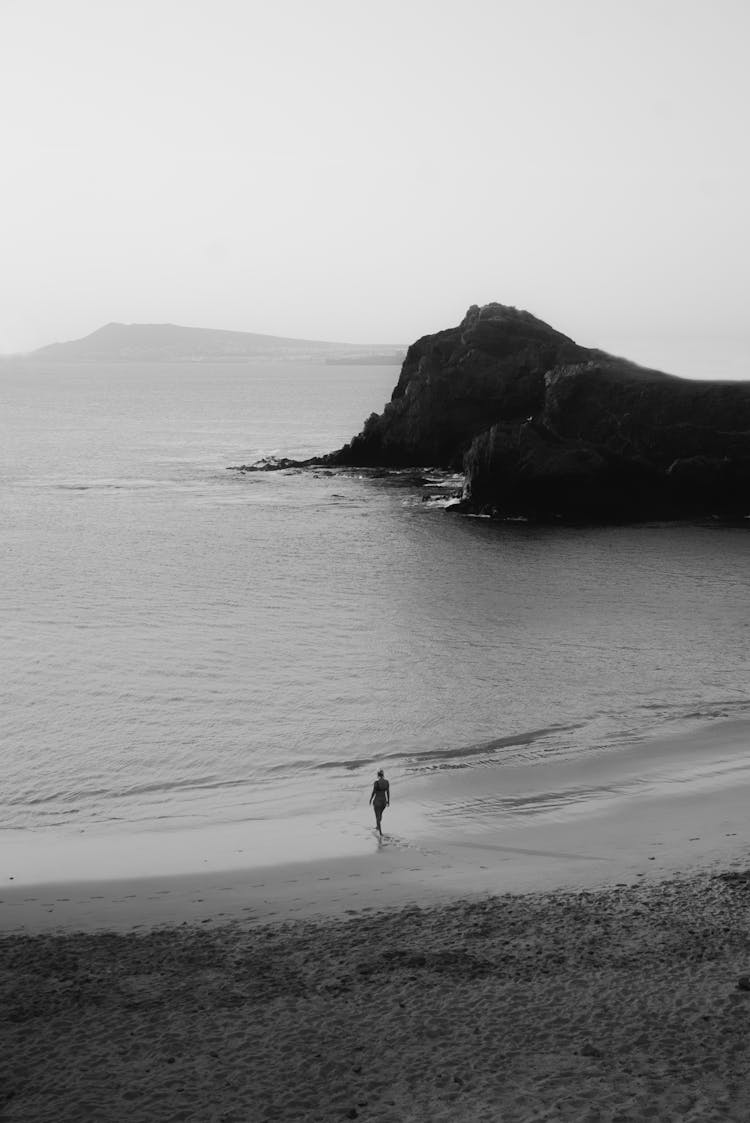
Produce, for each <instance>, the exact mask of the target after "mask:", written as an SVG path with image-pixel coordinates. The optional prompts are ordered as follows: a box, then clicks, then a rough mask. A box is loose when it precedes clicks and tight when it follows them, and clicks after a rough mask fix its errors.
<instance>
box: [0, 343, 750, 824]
mask: <svg viewBox="0 0 750 1123" xmlns="http://www.w3.org/2000/svg"><path fill="white" fill-rule="evenodd" d="M397 376H398V371H397V369H395V368H388V367H338V366H315V365H301V364H283V363H279V364H274V365H268V366H261V365H249V364H248V365H245V364H207V363H184V364H165V365H158V364H133V365H128V364H122V363H120V364H111V365H97V366H93V365H85V366H84V365H81V366H74V365H61V366H40V365H36V366H35V365H32V364H16V365H11V364H5V365H2V366H0V402H1V407H0V518H1V525H2V554H1V555H0V557H1V558H2V561H1V563H0V566H1V569H0V573H1V576H2V581H1V582H0V623H1V624H2V645H1V647H0V672H1V673H0V699H1V705H2V728H1V729H0V737H1V738H2V766H3V782H2V784H0V817H1V818H0V822H1V823H2V831H3V832H4V836H5V837H7V836H8V832H12V833H13V837H14V838H15V839H18V838H29V839H32V838H34V839H39V838H44V839H47V840H52V841H54V840H55V839H58V838H59V839H63V838H64V837H68V836H70V835H71V834H74V833H76V832H79V833H80V832H87V833H88V835H89V836H93V837H97V835H99V836H102V837H103V836H104V835H113V834H117V833H120V834H128V833H132V832H139V831H148V830H153V829H156V828H158V829H161V830H167V831H168V830H173V829H174V830H177V829H183V830H184V829H189V830H195V831H200V830H201V828H206V827H211V826H215V825H216V824H230V825H231V824H241V823H243V822H249V821H260V820H266V821H269V820H274V819H277V820H278V819H283V820H285V821H287V822H291V823H292V824H293V823H294V822H299V823H302V822H303V821H304V817H305V816H311V815H318V816H320V814H321V813H323V814H324V815H328V816H329V817H330V818H331V819H334V820H335V819H338V818H339V817H340V818H341V821H342V822H348V823H351V824H358V823H360V822H361V830H363V831H364V830H368V831H369V829H370V826H371V824H370V822H369V813H368V811H367V806H366V802H367V796H368V794H369V788H370V784H371V780H372V778H373V773H374V769H375V767H376V766H378V765H381V764H382V765H383V766H384V767H385V768H386V769H387V772H388V774H389V776H390V777H391V780H392V783H393V788H394V796H395V794H396V793H398V795H399V797H400V798H403V799H404V800H406V801H408V802H409V803H410V806H411V807H412V809H415V808H416V809H417V810H418V811H419V814H420V815H421V816H422V819H423V821H425V822H428V823H433V824H435V825H436V824H438V823H439V824H441V825H443V826H444V825H445V824H446V823H448V824H450V825H451V828H452V829H454V830H456V831H459V832H460V831H461V830H463V829H469V828H472V829H474V828H476V827H477V825H482V824H484V825H485V826H486V825H489V824H491V823H492V821H493V817H496V816H497V815H498V814H503V815H518V816H529V815H533V814H538V815H543V814H546V815H550V814H559V813H561V810H564V809H565V807H566V806H569V805H571V803H575V802H578V803H580V802H581V801H582V800H584V799H585V798H588V797H589V796H590V795H591V793H592V792H599V793H601V790H602V789H601V786H599V787H597V786H596V785H593V786H592V787H591V788H590V790H589V789H588V788H587V786H586V784H585V782H584V783H582V782H581V781H580V777H581V776H584V777H585V775H586V769H587V761H590V762H591V765H592V774H593V772H594V771H595V767H594V765H595V763H596V762H599V761H601V760H602V759H604V758H606V759H607V760H609V761H614V762H616V761H617V760H618V759H620V757H621V759H622V760H623V762H625V761H626V760H627V768H625V767H624V766H623V773H622V775H623V784H624V783H625V779H624V778H625V776H626V775H627V778H628V782H629V783H632V781H633V777H634V776H635V777H639V776H641V775H643V776H646V775H647V774H648V770H649V750H648V746H649V744H650V741H649V738H650V737H652V736H653V734H654V733H655V732H656V733H658V732H659V731H660V730H661V731H675V730H677V731H679V730H681V729H685V730H688V729H691V728H694V727H695V726H696V724H708V725H710V723H712V722H717V721H726V720H728V719H737V718H739V719H743V718H746V717H749V716H750V615H749V614H748V604H749V603H750V597H749V594H750V588H749V586H750V576H749V574H750V567H749V566H748V561H749V560H750V537H749V536H748V530H747V528H745V527H723V526H718V525H713V524H710V523H707V524H703V525H677V526H666V525H659V524H648V525H642V526H636V527H617V528H549V527H535V526H531V525H528V524H526V523H523V522H516V523H511V524H505V525H498V524H494V523H491V522H489V521H487V520H480V519H471V518H464V517H459V516H457V515H455V514H452V513H450V512H449V511H446V510H445V505H446V499H447V497H449V496H450V495H451V494H452V493H453V492H455V490H456V489H457V488H460V482H461V481H460V480H459V479H446V478H444V477H441V476H440V474H438V473H434V472H429V471H427V472H425V474H424V476H423V481H424V482H422V483H420V482H419V481H415V480H414V479H413V478H412V477H411V476H406V477H402V478H399V477H397V478H380V477H378V476H377V475H374V474H367V473H358V472H330V471H323V470H314V471H304V472H299V471H296V472H295V471H287V472H278V473H253V474H245V473H238V472H236V471H233V470H230V468H231V466H233V465H239V464H247V463H250V462H252V461H254V460H257V459H258V458H260V457H262V456H267V455H283V456H293V457H306V456H310V455H313V454H316V453H322V452H325V451H328V450H330V449H332V448H335V447H338V446H339V445H340V444H341V443H343V441H345V440H346V439H348V438H349V437H350V436H351V435H353V434H354V433H355V432H358V431H359V429H360V428H361V425H362V422H363V420H364V418H365V417H366V416H367V415H368V414H369V413H370V412H371V411H372V410H380V409H381V408H382V406H383V404H384V403H385V401H386V400H387V399H388V398H389V396H390V392H391V389H392V387H393V385H394V384H395V381H396V378H397ZM427 467H429V466H427ZM639 745H643V746H644V747H643V750H642V752H641V755H640V757H638V756H636V758H635V759H634V757H633V752H634V746H635V749H636V752H637V749H638V746H639ZM725 764H726V762H725V761H724V762H723V763H722V761H719V760H717V761H713V760H711V759H710V758H709V759H701V760H700V761H692V762H690V767H689V768H688V770H687V772H686V767H687V766H686V763H685V762H684V761H680V760H679V758H678V757H677V756H675V754H674V751H673V750H672V755H671V757H670V759H669V760H667V761H665V760H663V759H660V761H659V776H661V777H662V780H663V783H665V784H668V783H672V782H675V780H676V778H679V779H680V781H681V782H685V780H686V779H689V778H690V777H692V778H693V780H694V781H695V782H696V783H709V782H711V780H712V778H713V780H714V781H715V780H716V777H717V776H719V775H720V774H721V773H722V768H723V767H725ZM541 766H544V767H541ZM550 766H553V767H552V770H550ZM566 770H567V771H566ZM725 770H726V769H725ZM574 773H575V775H576V777H578V779H577V780H576V783H575V784H574V785H571V784H568V783H566V780H565V777H566V775H571V776H572V775H573V774H574ZM616 774H617V769H616V767H615V770H614V772H612V770H610V773H609V779H608V781H607V785H608V786H609V788H610V789H612V787H613V783H614V781H613V779H612V776H613V775H615V776H616ZM550 776H552V777H554V781H555V782H554V784H551V782H550ZM655 782H656V781H655ZM614 786H615V787H616V783H614ZM395 806H396V802H395V798H394V813H395ZM351 829H352V830H355V831H356V830H358V829H360V828H359V826H353V827H352V828H351Z"/></svg>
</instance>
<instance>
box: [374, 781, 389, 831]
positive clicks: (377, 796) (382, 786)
mask: <svg viewBox="0 0 750 1123" xmlns="http://www.w3.org/2000/svg"><path fill="white" fill-rule="evenodd" d="M370 803H371V804H372V806H373V809H374V811H375V826H376V827H377V829H378V834H379V835H381V836H382V834H383V832H382V830H381V829H380V820H381V819H382V817H383V812H384V811H385V809H386V807H390V806H391V786H390V784H389V783H388V781H387V780H386V778H385V773H384V772H383V769H382V768H379V769H378V778H377V780H376V781H375V783H374V784H373V785H372V794H371V795H370Z"/></svg>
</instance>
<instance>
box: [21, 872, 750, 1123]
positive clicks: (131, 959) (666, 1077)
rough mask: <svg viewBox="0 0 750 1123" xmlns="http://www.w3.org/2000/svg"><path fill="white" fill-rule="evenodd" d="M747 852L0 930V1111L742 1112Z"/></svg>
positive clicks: (58, 1121)
mask: <svg viewBox="0 0 750 1123" xmlns="http://www.w3.org/2000/svg"><path fill="white" fill-rule="evenodd" d="M749 905H750V870H749V871H746V870H734V871H729V872H724V873H721V874H718V875H716V874H715V873H713V874H712V873H710V872H704V873H701V874H698V875H693V876H689V877H688V876H684V877H678V878H672V879H670V880H667V881H663V882H654V883H648V884H645V883H643V882H640V883H636V884H629V885H622V886H613V887H611V888H609V889H604V890H596V891H578V892H572V891H568V892H555V893H543V894H527V895H520V896H514V895H505V896H499V897H488V898H485V899H482V900H474V901H470V902H469V901H457V902H455V903H453V904H449V905H446V906H441V907H437V908H418V907H407V908H401V909H395V910H388V911H385V912H377V913H376V912H374V911H372V910H370V911H369V912H365V913H360V914H358V915H357V916H356V917H354V918H351V919H348V920H344V921H341V920H336V921H332V920H327V921H301V922H296V923H282V924H276V925H263V926H257V925H252V924H249V925H248V924H244V925H243V924H240V923H235V924H232V925H227V926H224V927H208V928H206V927H201V926H192V925H182V926H176V927H166V928H159V929H154V930H150V931H149V930H146V931H144V932H143V933H142V934H138V933H136V932H132V933H129V934H118V933H114V932H109V933H107V932H101V933H97V934H85V933H80V932H79V933H75V932H74V933H69V934H62V933H58V934H52V935H35V936H31V935H12V936H8V937H5V938H3V939H0V1030H1V1033H0V1043H1V1044H2V1050H1V1053H0V1055H1V1056H2V1061H1V1062H0V1113H2V1117H3V1119H7V1120H8V1121H12V1120H29V1119H34V1120H36V1121H38V1123H43V1121H45V1120H50V1121H51V1120H54V1121H55V1123H64V1121H66V1120H70V1121H72V1120H80V1119H84V1118H87V1119H89V1118H96V1119H97V1120H101V1121H102V1123H106V1121H109V1120H112V1121H115V1120H117V1121H118V1123H119V1121H120V1120H122V1119H123V1118H126V1117H127V1118H128V1119H132V1120H134V1121H135V1123H137V1121H138V1120H144V1121H145V1120H148V1121H149V1123H156V1121H161V1120H164V1121H166V1120H170V1121H172V1120H177V1119H185V1120H187V1119H190V1120H193V1119H195V1120H197V1119H201V1120H216V1121H218V1120H223V1121H225V1123H229V1121H237V1123H239V1121H240V1120H248V1119H253V1120H258V1121H259V1123H260V1121H265V1120H279V1121H286V1120H289V1121H292V1120H293V1121H295V1123H298V1121H299V1120H301V1119H304V1120H306V1121H308V1123H316V1121H320V1123H323V1121H324V1123H331V1121H333V1120H337V1119H341V1120H345V1119H360V1120H362V1121H363V1123H364V1121H373V1123H376V1121H377V1123H404V1121H406V1120H409V1121H411V1123H418V1121H425V1123H426V1121H428V1120H429V1121H430V1123H440V1121H446V1123H448V1121H451V1123H453V1121H454V1120H456V1119H460V1120H465V1121H473V1120H477V1121H478V1120H484V1119H502V1120H503V1121H504V1123H521V1121H528V1120H551V1119H558V1120H569V1121H571V1123H587V1121H588V1123H594V1121H599V1123H604V1121H612V1123H613V1121H614V1120H626V1119H627V1120H647V1119H648V1120H654V1119H658V1120H659V1121H660V1123H670V1121H677V1120H680V1121H686V1120H694V1121H697V1120H700V1121H702V1123H711V1121H713V1120H715V1121H717V1123H718V1121H722V1123H727V1121H735V1120H736V1121H737V1123H739V1121H741V1120H742V1121H744V1120H746V1119H747V1118H748V1117H750V1084H749V1082H748V1067H747V1066H748V1039H747V1021H748V1017H749V1016H750V1006H749V1004H750V989H749V988H750V979H749V978H748V972H749V971H750V940H749V939H748V934H747V911H748V906H749Z"/></svg>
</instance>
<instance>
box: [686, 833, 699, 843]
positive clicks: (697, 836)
mask: <svg viewBox="0 0 750 1123" xmlns="http://www.w3.org/2000/svg"><path fill="white" fill-rule="evenodd" d="M700 840H701V836H700V835H699V834H697V835H696V836H695V838H689V839H688V842H700Z"/></svg>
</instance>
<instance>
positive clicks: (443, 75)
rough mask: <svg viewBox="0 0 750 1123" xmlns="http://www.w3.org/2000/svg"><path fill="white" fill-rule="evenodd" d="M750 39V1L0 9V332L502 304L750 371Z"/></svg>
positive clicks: (579, 333)
mask: <svg viewBox="0 0 750 1123" xmlns="http://www.w3.org/2000/svg"><path fill="white" fill-rule="evenodd" d="M749 49H750V4H748V3H747V0H265V2H263V3H261V2H259V0H128V2H127V3H124V2H121V0H0V95H1V96H2V116H1V117H0V139H1V143H2V147H1V149H0V152H1V154H2V163H1V165H0V185H1V187H0V201H1V206H0V259H1V261H2V267H1V268H0V350H2V351H8V350H14V349H25V348H30V347H36V346H39V345H41V344H44V343H48V342H52V341H53V340H56V339H69V338H73V337H77V336H81V335H85V334H87V333H88V332H90V331H92V330H94V329H95V328H97V327H99V326H100V325H101V324H103V323H106V322H107V321H110V320H121V321H126V322H133V321H141V322H142V321H151V322H154V321H159V322H164V321H170V322H173V323H180V324H189V325H196V326H205V327H220V328H232V329H237V330H246V331H259V332H269V333H273V334H280V335H292V336H302V337H309V338H318V339H337V340H347V341H352V342H410V341H411V340H413V339H415V338H416V337H417V336H419V335H422V334H424V333H425V332H428V331H434V330H437V329H439V328H442V327H448V326H450V325H452V324H455V323H457V322H458V321H459V320H460V319H461V317H462V316H463V314H464V312H465V310H466V308H467V307H468V305H469V304H472V303H478V304H482V303H485V302H487V301H490V300H498V301H501V302H503V303H507V304H515V305H518V306H519V307H525V308H528V309H529V310H530V311H532V312H534V313H535V314H536V315H538V316H540V317H542V318H543V319H546V320H548V321H549V322H551V323H552V324H553V325H554V326H555V327H557V328H559V329H560V330H562V331H565V332H567V333H568V334H570V335H573V336H574V337H575V338H576V339H578V340H579V342H581V343H586V344H589V345H596V346H602V347H605V348H607V349H610V350H615V351H618V350H619V351H620V352H621V353H622V352H625V353H628V354H629V355H630V356H631V357H633V358H637V359H640V360H641V361H651V362H654V363H655V364H661V365H662V366H665V367H666V368H667V369H675V370H677V371H678V372H679V371H680V369H684V372H685V373H693V371H690V370H688V369H685V368H686V367H689V366H690V363H691V362H692V363H693V364H695V363H696V362H697V363H699V364H700V363H701V362H703V361H704V357H705V356H708V355H710V354H714V355H716V356H717V362H718V363H719V364H720V363H721V362H724V361H725V362H729V363H730V364H731V363H733V364H734V368H733V369H732V370H731V371H730V373H734V374H738V373H740V371H739V369H737V363H738V362H740V363H741V364H742V372H743V373H747V375H748V377H750V369H746V367H745V364H744V358H743V357H742V356H743V355H745V354H748V353H750V326H749V325H748V312H747V297H748V292H749V291H750V285H749V284H748V282H749V281H750V236H749V229H750V219H749V218H748V206H749V205H750V204H749V202H748V200H749V199H750V156H749V154H748V153H749V144H750V141H749V140H748V138H749V137H750V127H749V122H748V116H749V113H748V108H749V107H750V67H749V66H748V61H747V60H748V50H749ZM730 353H731V355H732V356H734V358H732V359H728V358H725V359H722V358H721V356H722V355H726V356H729V355H730ZM737 356H740V359H738V358H737ZM747 367H748V368H750V364H747ZM727 369H728V368H727ZM706 373H711V372H710V371H706Z"/></svg>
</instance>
